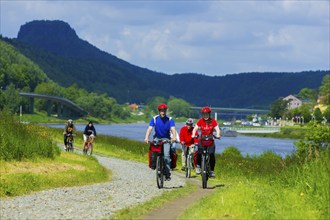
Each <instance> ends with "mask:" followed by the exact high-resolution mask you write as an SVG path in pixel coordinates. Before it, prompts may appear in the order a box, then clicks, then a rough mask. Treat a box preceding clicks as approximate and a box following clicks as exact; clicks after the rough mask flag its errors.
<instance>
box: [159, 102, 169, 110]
mask: <svg viewBox="0 0 330 220" xmlns="http://www.w3.org/2000/svg"><path fill="white" fill-rule="evenodd" d="M157 108H158V110H160V109H165V110H167V105H166V104H164V103H161V104H159V105H158V107H157Z"/></svg>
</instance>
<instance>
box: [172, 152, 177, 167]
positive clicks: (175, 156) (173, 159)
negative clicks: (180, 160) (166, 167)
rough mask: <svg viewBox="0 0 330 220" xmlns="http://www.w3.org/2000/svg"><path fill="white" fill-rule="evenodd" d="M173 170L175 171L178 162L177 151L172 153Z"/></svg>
mask: <svg viewBox="0 0 330 220" xmlns="http://www.w3.org/2000/svg"><path fill="white" fill-rule="evenodd" d="M170 156H171V169H174V168H176V160H177V157H178V155H177V154H176V152H175V151H171V155H170Z"/></svg>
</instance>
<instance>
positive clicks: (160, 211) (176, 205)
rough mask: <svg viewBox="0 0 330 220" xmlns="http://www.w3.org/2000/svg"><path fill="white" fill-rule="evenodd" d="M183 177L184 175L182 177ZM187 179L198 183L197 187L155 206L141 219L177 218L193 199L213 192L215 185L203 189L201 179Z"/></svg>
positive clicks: (195, 199)
mask: <svg viewBox="0 0 330 220" xmlns="http://www.w3.org/2000/svg"><path fill="white" fill-rule="evenodd" d="M183 178H184V177H183ZM187 180H188V181H190V182H192V183H194V184H196V185H198V188H197V189H196V190H195V191H193V192H192V193H190V194H189V195H187V196H185V197H182V198H179V199H176V200H174V201H170V202H168V203H165V204H164V205H163V206H162V207H161V208H157V209H155V210H153V211H151V212H149V213H148V214H146V215H144V216H142V217H141V219H143V220H146V219H177V218H178V217H179V215H180V214H181V213H183V212H184V211H185V210H186V208H187V207H189V206H190V205H191V204H192V203H194V202H195V201H197V200H199V199H201V198H203V197H204V196H207V195H209V194H211V193H212V192H214V189H215V187H217V186H209V187H208V188H207V189H203V188H202V186H201V180H197V179H187Z"/></svg>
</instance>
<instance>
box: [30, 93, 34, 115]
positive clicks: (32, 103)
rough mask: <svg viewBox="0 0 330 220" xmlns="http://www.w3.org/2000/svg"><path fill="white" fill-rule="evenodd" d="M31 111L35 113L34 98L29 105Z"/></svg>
mask: <svg viewBox="0 0 330 220" xmlns="http://www.w3.org/2000/svg"><path fill="white" fill-rule="evenodd" d="M29 113H30V114H33V113H34V98H32V97H31V98H30V105H29Z"/></svg>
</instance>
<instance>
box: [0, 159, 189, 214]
mask: <svg viewBox="0 0 330 220" xmlns="http://www.w3.org/2000/svg"><path fill="white" fill-rule="evenodd" d="M96 157H97V159H98V160H99V162H100V163H101V164H102V165H103V166H105V167H106V168H107V169H110V170H112V172H113V179H112V181H111V182H106V183H100V184H93V185H88V186H79V187H61V188H56V189H52V190H44V191H40V192H34V193H32V194H29V195H26V196H19V197H14V198H5V199H4V198H2V199H1V203H0V206H1V213H0V219H1V220H5V219H102V218H109V217H110V215H112V214H114V212H115V211H118V210H120V209H123V208H126V207H128V206H132V205H136V204H138V203H143V202H145V201H147V200H149V199H150V198H152V197H154V196H158V195H160V194H161V193H162V192H164V190H171V189H175V188H178V187H182V186H184V185H185V179H184V178H181V177H179V176H177V175H175V173H172V180H171V181H169V182H165V183H164V185H165V188H164V189H162V190H159V189H158V188H157V184H156V179H155V171H152V170H150V169H149V167H148V166H147V165H146V164H142V163H137V162H132V161H125V160H120V159H116V158H108V157H101V156H96Z"/></svg>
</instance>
